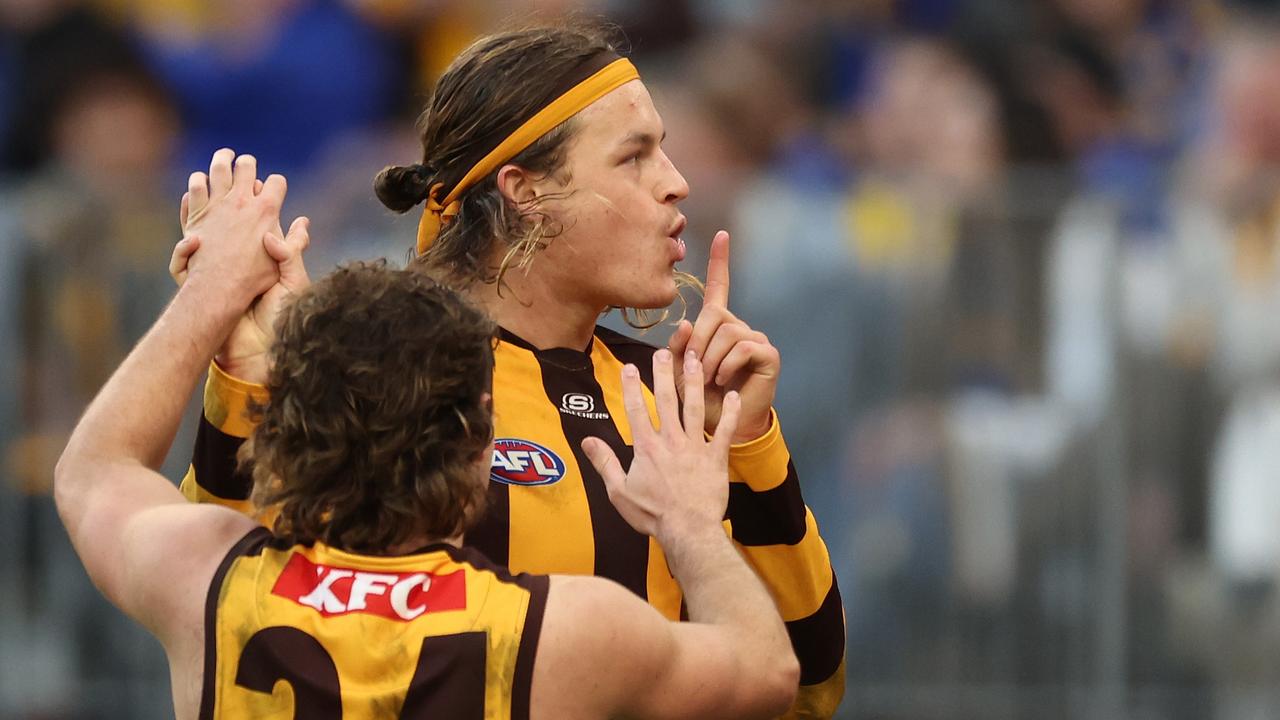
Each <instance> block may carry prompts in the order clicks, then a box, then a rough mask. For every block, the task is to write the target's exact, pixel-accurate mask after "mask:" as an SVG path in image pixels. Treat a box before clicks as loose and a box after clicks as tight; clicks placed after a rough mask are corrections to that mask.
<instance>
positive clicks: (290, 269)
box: [169, 154, 311, 382]
mask: <svg viewBox="0 0 1280 720" xmlns="http://www.w3.org/2000/svg"><path fill="white" fill-rule="evenodd" d="M218 160H219V157H218V155H217V154H215V156H214V162H213V163H211V165H210V169H209V170H210V171H209V174H208V175H206V174H205V173H202V172H196V173H192V174H191V177H190V178H189V180H188V187H187V192H186V193H185V194H184V195H183V196H182V202H181V207H180V210H179V220H180V221H181V223H182V227H183V231H184V237H183V239H182V240H181V241H179V242H178V244H177V245H175V246H174V249H173V255H172V257H171V258H170V262H169V274H170V275H171V276H172V277H173V279H174V280H175V281H176V282H177V283H178V284H179V285H181V284H182V283H183V282H184V281H185V280H186V277H187V272H188V267H189V263H190V261H191V259H192V257H193V256H195V254H196V253H197V251H198V250H199V249H200V247H201V246H202V245H203V244H204V240H203V239H202V238H201V237H200V236H199V235H194V234H192V232H191V229H190V228H191V227H192V224H193V223H196V222H198V221H199V219H200V218H201V217H202V215H203V213H204V212H205V211H206V210H207V208H208V206H209V203H210V202H211V200H212V199H213V198H215V197H218V196H220V194H222V195H225V194H226V192H228V190H229V187H230V186H229V185H228V175H227V173H226V172H225V168H224V167H222V166H221V165H219V164H218ZM272 177H280V179H281V181H283V177H281V176H272ZM231 179H232V180H234V174H233V175H232V178H231ZM270 179H271V178H268V180H270ZM253 189H254V196H255V197H257V196H260V195H261V194H262V193H263V192H264V191H266V190H267V189H268V187H267V185H266V183H264V182H263V181H261V180H256V179H255V182H254V184H253ZM281 199H282V200H283V198H281ZM309 229H310V221H309V220H308V219H307V218H305V217H299V218H297V219H295V220H294V221H293V223H292V224H291V225H290V226H289V231H288V232H287V233H286V232H284V231H283V230H282V228H281V225H280V219H279V211H278V209H277V212H276V216H275V219H274V224H272V226H271V228H270V229H269V230H268V231H267V232H266V234H265V235H264V237H263V240H262V243H263V246H264V248H265V250H266V252H267V254H268V255H269V256H270V257H271V258H272V259H273V260H274V261H275V262H276V269H277V271H278V278H277V280H276V282H275V284H273V285H272V286H271V287H270V288H268V289H267V290H266V291H265V292H264V293H262V295H261V296H259V297H258V298H257V299H256V300H255V301H254V303H253V304H252V305H251V306H250V307H249V308H248V310H247V311H246V312H245V315H244V316H243V317H242V318H241V319H240V322H239V323H237V324H236V327H235V329H234V330H233V331H232V332H231V335H230V336H229V337H228V338H227V341H226V342H225V343H224V344H223V346H222V348H221V349H220V350H219V351H218V356H217V360H218V364H219V365H221V366H222V368H223V369H224V370H226V371H227V372H229V373H231V374H232V375H234V376H236V377H238V378H240V379H243V380H247V381H250V382H263V381H265V379H266V371H267V350H268V349H269V348H270V347H271V343H272V340H273V339H274V333H273V327H274V324H275V318H276V316H277V315H278V314H279V312H280V309H281V308H282V307H283V306H284V304H285V302H286V301H287V300H288V298H289V297H290V296H291V295H293V294H295V293H297V292H300V291H301V290H303V289H304V288H306V287H307V286H308V285H309V284H310V282H311V281H310V278H309V277H308V275H307V270H306V266H305V265H304V264H303V259H302V254H303V251H305V250H306V248H307V246H308V245H309V244H310V242H311V237H310V233H309Z"/></svg>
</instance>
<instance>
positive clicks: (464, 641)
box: [400, 631, 489, 720]
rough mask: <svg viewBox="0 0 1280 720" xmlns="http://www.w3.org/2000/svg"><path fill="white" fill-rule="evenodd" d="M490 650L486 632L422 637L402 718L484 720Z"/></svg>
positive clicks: (401, 711) (401, 712) (402, 710)
mask: <svg viewBox="0 0 1280 720" xmlns="http://www.w3.org/2000/svg"><path fill="white" fill-rule="evenodd" d="M488 650H489V642H488V634H487V633H485V632H484V631H474V632H464V633H458V634H456V635H437V636H434V637H426V638H423V639H422V650H421V652H419V654H418V667H417V670H416V671H415V672H414V673H413V681H412V682H411V683H410V685H409V692H408V693H407V694H406V695H405V697H404V706H403V707H402V708H401V710H400V717H402V718H451V720H484V696H485V683H486V677H485V667H486V655H487V653H488Z"/></svg>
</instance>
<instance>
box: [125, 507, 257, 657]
mask: <svg viewBox="0 0 1280 720" xmlns="http://www.w3.org/2000/svg"><path fill="white" fill-rule="evenodd" d="M257 527H260V525H258V523H257V522H255V521H254V520H252V519H251V518H249V517H247V516H245V515H243V514H242V513H239V512H236V511H234V510H231V509H229V508H224V507H220V506H217V505H209V504H200V505H196V504H173V505H160V506H156V507H152V508H148V509H147V510H144V511H142V512H140V513H138V514H137V515H136V516H135V517H133V518H132V519H131V520H130V522H129V525H128V527H127V529H126V531H125V533H124V536H123V538H122V539H123V543H122V544H123V547H122V557H121V562H123V563H124V564H125V566H126V572H127V577H128V584H127V587H128V590H127V591H126V592H127V593H128V595H129V597H128V598H126V599H125V601H126V603H127V605H128V607H127V608H126V612H128V613H129V614H130V615H132V616H134V618H135V619H136V620H138V621H139V622H140V623H142V624H143V625H145V626H146V627H147V628H148V629H150V630H151V631H152V632H153V633H155V634H156V636H157V637H158V638H159V639H160V641H161V642H162V643H163V644H164V645H165V646H166V647H167V648H169V649H170V650H171V651H175V650H180V648H176V647H172V646H173V645H174V644H175V643H181V642H186V641H188V640H190V639H193V638H194V636H195V635H196V634H200V635H203V632H202V630H203V618H204V609H205V600H206V598H207V597H208V593H209V585H210V583H211V582H212V581H213V576H214V574H215V573H216V572H217V570H218V566H219V565H220V564H221V563H222V560H223V559H224V558H225V557H226V556H227V553H228V552H229V551H230V550H231V548H232V546H234V545H235V544H236V543H237V542H238V541H239V540H241V539H242V538H244V537H245V535H247V534H248V533H249V532H250V531H251V530H253V529H254V528H257ZM193 630H194V631H196V632H193Z"/></svg>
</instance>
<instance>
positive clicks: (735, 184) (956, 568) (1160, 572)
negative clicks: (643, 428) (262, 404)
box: [0, 0, 1280, 720]
mask: <svg viewBox="0 0 1280 720" xmlns="http://www.w3.org/2000/svg"><path fill="white" fill-rule="evenodd" d="M1277 5H1280V3H1276V2H1263V1H1261V0H1256V1H1254V2H1244V1H1243V0H1237V1H1235V2H1231V1H1228V0H595V1H586V2H572V1H569V0H561V1H558V2H557V1H556V0H98V1H96V2H90V1H88V0H85V1H78V0H0V337H3V338H4V341H3V342H0V380H2V381H0V717H3V718H19V719H24V720H25V719H35V718H41V719H61V718H162V717H169V716H171V714H172V710H171V709H170V707H171V706H170V699H169V695H168V678H167V670H166V665H165V661H164V658H163V654H162V652H161V650H160V647H159V645H158V644H157V643H156V642H154V641H153V640H151V639H150V638H149V637H148V636H147V635H146V634H145V633H144V632H143V631H142V630H141V629H140V628H139V627H137V626H135V625H134V624H133V623H131V622H130V621H128V620H126V619H125V618H124V617H123V616H122V615H121V614H120V613H118V612H116V611H115V610H114V609H113V608H111V607H110V606H109V605H107V604H106V603H105V601H103V600H102V599H101V597H100V596H99V595H98V593H97V591H96V590H95V589H94V588H93V587H92V586H91V585H90V584H89V582H88V581H87V579H86V578H85V576H84V573H83V571H82V570H81V568H80V566H79V564H78V562H77V560H76V558H75V556H74V554H73V553H72V551H71V549H70V547H69V544H68V542H67V540H66V537H65V534H64V532H63V530H62V528H61V526H60V524H59V523H58V520H57V517H56V514H55V512H54V509H53V504H52V500H51V498H50V495H49V486H50V481H51V478H52V468H53V464H54V462H55V460H56V458H57V455H58V453H59V452H60V450H61V447H62V445H63V443H64V442H65V439H66V436H67V434H68V432H69V431H70V428H71V426H72V424H73V423H74V421H75V419H76V417H77V414H78V413H79V412H80V410H81V409H82V408H83V406H84V405H85V404H86V403H87V402H88V400H89V399H90V398H91V397H92V394H93V393H94V392H95V390H96V389H97V388H98V387H99V386H100V384H101V383H102V382H103V381H104V380H105V379H106V377H107V376H108V374H109V373H110V372H111V370H112V369H113V368H114V367H115V365H116V363H117V362H118V361H119V360H120V359H121V358H122V357H123V355H124V353H126V352H127V350H128V349H129V347H130V346H131V344H132V343H133V342H134V341H135V340H136V339H137V338H138V337H139V336H140V335H141V333H142V332H143V331H144V330H145V329H146V328H147V327H148V326H149V324H150V323H151V321H152V320H153V319H154V317H155V316H156V314H157V313H158V312H159V310H160V309H161V307H162V306H163V305H164V303H165V302H166V301H167V299H168V298H169V297H170V296H171V294H172V291H173V289H172V286H171V283H170V280H169V278H168V276H167V273H166V265H167V260H168V257H169V252H170V249H171V247H172V244H173V243H174V242H175V241H176V240H177V239H178V237H179V227H178V222H177V208H178V199H179V197H180V196H181V194H182V191H183V190H184V189H185V177H186V174H187V173H188V172H190V171H192V170H196V169H202V168H204V167H206V166H207V163H208V157H209V155H210V154H211V153H212V151H213V150H215V149H216V148H218V147H221V146H230V147H233V148H235V149H236V150H238V151H241V152H252V153H254V154H256V155H257V156H258V158H259V162H260V168H261V169H262V171H263V172H283V173H285V174H287V175H288V177H289V180H290V197H289V201H288V203H287V205H286V208H285V209H286V214H287V215H288V216H289V217H290V218H291V217H292V216H294V215H298V214H307V215H309V216H310V217H311V218H312V220H313V225H312V236H313V244H312V249H311V250H310V252H309V262H308V264H309V266H310V268H311V269H312V272H313V273H320V272H324V271H325V270H326V269H328V268H330V267H332V266H333V264H334V263H336V262H338V261H340V260H342V259H347V258H367V257H374V256H387V257H389V258H391V259H392V260H394V261H396V262H403V261H404V260H405V258H406V257H407V253H408V248H409V246H410V244H411V242H412V239H413V237H414V228H415V226H416V214H411V215H410V216H406V217H396V216H394V215H392V214H391V213H389V212H387V211H385V210H383V209H382V208H381V206H380V205H379V204H378V203H377V201H376V200H375V198H374V196H373V192H372V188H371V179H372V177H373V175H374V174H375V173H376V172H377V170H378V169H379V168H381V167H382V166H383V165H386V164H391V163H397V164H403V163H409V162H413V161H416V160H418V159H420V154H419V149H418V145H417V140H416V137H415V133H414V131H413V127H412V123H413V120H414V118H415V116H416V115H417V112H418V111H419V110H420V108H421V106H422V104H423V101H424V98H425V93H426V92H427V91H429V88H430V87H431V84H432V82H433V80H434V79H435V78H436V77H438V75H439V73H440V72H441V70H442V69H443V68H444V66H445V65H446V64H447V62H448V60H449V59H450V58H451V57H452V56H453V55H454V54H455V53H456V52H457V51H459V50H460V49H461V48H462V47H464V46H465V45H466V44H467V43H468V42H470V40H471V39H473V38H474V37H475V36H476V35H477V34H479V33H482V32H485V31H487V30H491V29H493V28H495V27H497V26H498V25H499V24H500V23H502V22H503V21H504V20H506V19H509V18H512V17H516V18H524V17H528V16H530V15H533V14H535V13H536V14H541V15H542V16H553V15H555V14H556V13H562V12H567V11H586V12H589V13H593V14H594V13H599V14H604V15H606V16H608V17H609V18H611V19H612V20H614V21H616V22H617V23H619V24H620V25H621V26H622V27H623V28H624V29H625V30H626V33H627V36H628V37H629V39H630V42H631V46H632V55H633V57H634V59H635V61H636V63H637V65H638V66H639V67H640V69H641V72H642V73H643V75H644V76H645V79H646V82H647V83H648V85H649V87H650V89H651V90H652V92H653V94H654V96H655V100H656V102H657V105H658V108H659V110H660V111H661V112H662V114H663V116H664V119H665V121H666V125H667V128H668V130H669V139H668V141H667V145H666V147H667V149H668V152H669V154H670V155H671V157H672V159H673V160H674V161H675V163H676V165H677V167H679V168H680V169H681V170H682V171H683V172H684V174H685V176H686V177H687V178H688V180H689V183H690V185H691V186H692V195H691V197H690V199H689V200H688V201H687V202H686V203H685V205H684V210H685V212H686V213H687V214H688V215H689V218H690V229H689V231H688V232H687V233H686V235H685V237H686V240H687V241H688V242H689V245H690V259H689V260H688V262H687V264H686V266H685V269H686V270H689V271H691V272H694V273H696V274H698V275H702V274H703V273H704V271H705V258H706V245H707V244H708V243H709V241H710V238H711V236H712V234H713V233H714V232H715V231H716V230H717V229H719V228H722V227H724V228H728V229H730V230H731V231H732V232H733V233H734V235H733V237H734V240H733V246H732V247H733V250H732V251H733V259H732V263H733V296H732V300H731V307H732V308H733V309H734V310H735V311H736V312H737V313H738V314H739V315H740V316H742V317H744V318H745V319H747V320H748V321H749V322H750V323H751V324H753V325H754V326H756V327H758V328H759V329H762V330H764V331H766V332H767V333H768V334H769V336H770V338H771V339H772V340H773V342H774V343H775V344H776V345H778V346H779V348H780V349H781V351H782V357H783V361H784V363H783V364H784V368H785V372H784V373H783V376H782V385H781V388H780V391H779V400H778V405H779V413H780V417H781V421H782V423H783V428H784V432H785V434H786V437H787V438H788V441H789V444H790V447H791V449H792V451H793V454H794V456H795V460H796V464H797V466H798V468H799V470H800V474H801V477H802V479H803V485H804V492H805V494H806V497H807V499H808V501H809V503H810V505H811V506H812V507H813V510H814V513H815V515H816V516H817V518H818V520H819V523H820V525H821V528H822V531H823V535H824V536H825V538H826V540H827V543H828V545H829V547H830V550H831V555H832V558H833V560H834V563H835V565H836V570H837V573H838V574H839V577H840V584H841V587H842V589H843V592H844V599H845V605H846V611H847V615H848V630H849V641H848V678H849V685H848V694H847V697H846V700H845V702H844V705H843V707H842V709H841V714H840V717H841V718H859V719H861V718H890V719H895V718H901V719H908V720H917V719H919V720H927V719H930V718H959V719H965V718H984V719H989V718H996V719H999V718H1138V719H1145V718H1153V719H1154V718H1213V719H1220V720H1236V719H1246V718H1276V717H1280V594H1278V593H1277V576H1278V575H1280V172H1277V170H1278V169H1280V7H1275V6H1277ZM288 219H289V218H286V223H287V221H288ZM693 310H695V311H696V302H695V304H694V307H693ZM610 323H611V324H613V325H615V326H617V325H618V322H617V320H616V318H615V319H611V320H610ZM668 331H669V328H666V327H663V328H658V329H656V330H654V331H651V332H650V334H649V335H648V338H649V339H650V340H651V341H652V342H657V343H660V342H663V341H664V340H665V337H666V333H667V332H668ZM195 412H196V406H195V405H194V404H193V406H192V411H191V414H192V416H193V417H194V413H195ZM175 447H176V450H175V452H174V453H173V454H172V457H171V458H170V461H169V463H168V466H167V471H168V474H169V475H170V476H171V477H173V478H174V480H175V481H176V480H177V479H178V478H179V477H180V475H181V473H182V472H183V470H184V469H185V466H186V462H187V459H188V458H189V455H190V448H191V436H190V433H189V431H186V432H184V435H183V436H182V437H180V438H179V439H178V441H177V443H176V446H175Z"/></svg>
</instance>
